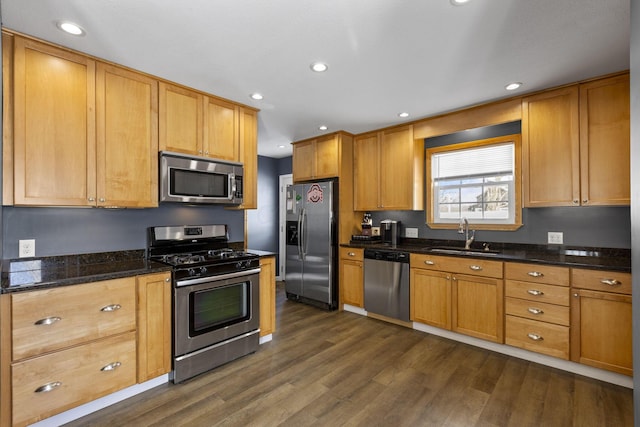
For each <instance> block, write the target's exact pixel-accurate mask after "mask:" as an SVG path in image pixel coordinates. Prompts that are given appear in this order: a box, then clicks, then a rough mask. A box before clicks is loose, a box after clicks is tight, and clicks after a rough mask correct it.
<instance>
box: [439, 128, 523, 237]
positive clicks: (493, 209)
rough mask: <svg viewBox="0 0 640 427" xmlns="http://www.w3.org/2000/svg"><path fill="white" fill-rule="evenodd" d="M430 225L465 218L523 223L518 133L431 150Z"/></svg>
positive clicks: (484, 224) (452, 224) (481, 223)
mask: <svg viewBox="0 0 640 427" xmlns="http://www.w3.org/2000/svg"><path fill="white" fill-rule="evenodd" d="M427 180H428V184H429V188H430V190H429V201H430V205H429V207H428V208H427V224H428V225H429V226H430V227H431V228H457V227H458V224H459V223H460V219H461V218H467V220H468V221H469V223H471V224H473V225H474V228H477V229H493V230H509V229H511V230H515V229H517V228H519V227H520V226H521V225H522V219H521V218H522V216H521V204H520V135H508V136H503V137H499V138H491V139H484V140H479V141H472V142H465V143H462V144H455V145H449V146H444V147H436V148H429V149H427Z"/></svg>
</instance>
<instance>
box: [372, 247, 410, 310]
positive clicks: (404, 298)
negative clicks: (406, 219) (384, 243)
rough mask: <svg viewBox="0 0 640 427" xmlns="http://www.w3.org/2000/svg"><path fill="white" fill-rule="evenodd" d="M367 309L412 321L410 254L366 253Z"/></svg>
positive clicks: (395, 252)
mask: <svg viewBox="0 0 640 427" xmlns="http://www.w3.org/2000/svg"><path fill="white" fill-rule="evenodd" d="M364 309H365V310H367V311H368V312H371V313H375V314H380V315H382V316H386V317H390V318H393V319H398V320H403V321H405V322H408V321H409V252H401V251H391V250H384V249H365V250H364Z"/></svg>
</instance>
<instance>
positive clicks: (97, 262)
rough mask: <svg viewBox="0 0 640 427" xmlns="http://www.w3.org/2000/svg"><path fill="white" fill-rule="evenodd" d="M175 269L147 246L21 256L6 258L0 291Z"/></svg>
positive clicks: (69, 283) (46, 286) (40, 287)
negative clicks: (155, 258)
mask: <svg viewBox="0 0 640 427" xmlns="http://www.w3.org/2000/svg"><path fill="white" fill-rule="evenodd" d="M165 271H171V266H169V265H166V264H162V263H159V262H155V261H149V260H148V259H147V258H146V256H145V251H144V250H133V251H116V252H101V253H94V254H79V255H60V256H52V257H41V258H19V259H8V260H3V261H2V280H1V285H0V293H2V294H4V293H13V292H21V291H32V290H40V289H47V288H54V287H59V286H68V285H77V284H82V283H91V282H98V281H103V280H111V279H120V278H123V277H131V276H139V275H144V274H153V273H161V272H165Z"/></svg>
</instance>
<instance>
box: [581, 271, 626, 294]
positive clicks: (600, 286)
mask: <svg viewBox="0 0 640 427" xmlns="http://www.w3.org/2000/svg"><path fill="white" fill-rule="evenodd" d="M571 286H573V287H574V288H580V289H592V290H594V291H602V292H615V293H618V294H626V295H631V274H630V273H622V272H619V271H604V270H586V269H580V268H574V269H572V270H571Z"/></svg>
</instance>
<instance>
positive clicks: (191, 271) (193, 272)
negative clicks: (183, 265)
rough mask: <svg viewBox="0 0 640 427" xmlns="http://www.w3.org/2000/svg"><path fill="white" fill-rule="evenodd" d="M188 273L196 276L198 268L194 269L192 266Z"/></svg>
mask: <svg viewBox="0 0 640 427" xmlns="http://www.w3.org/2000/svg"><path fill="white" fill-rule="evenodd" d="M187 273H189V276H195V275H196V270H194V269H193V268H190V269H188V270H187Z"/></svg>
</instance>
